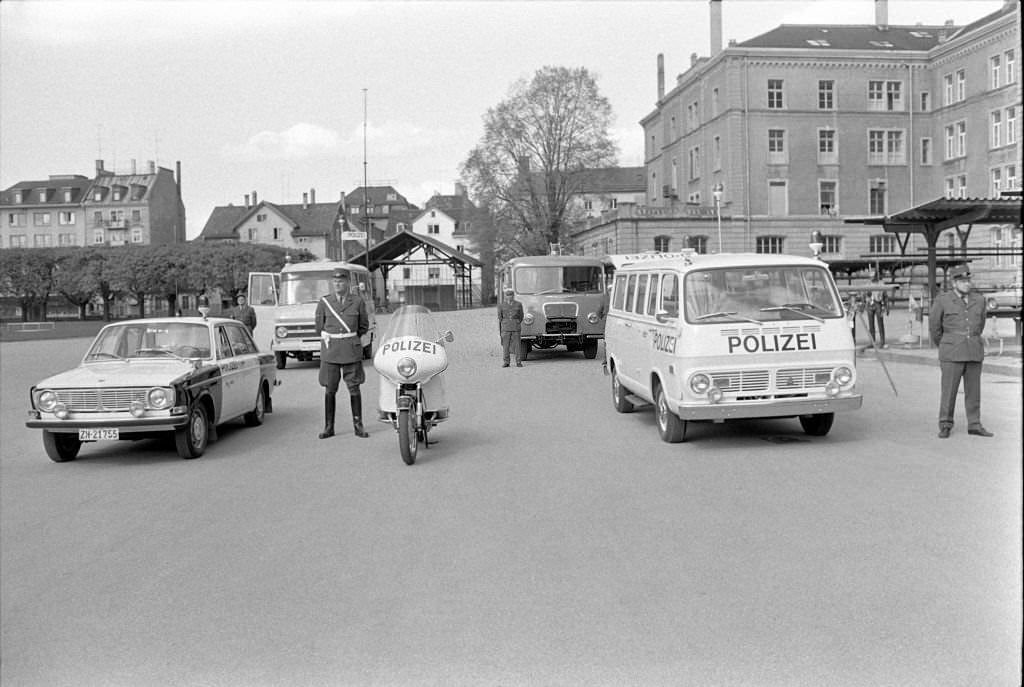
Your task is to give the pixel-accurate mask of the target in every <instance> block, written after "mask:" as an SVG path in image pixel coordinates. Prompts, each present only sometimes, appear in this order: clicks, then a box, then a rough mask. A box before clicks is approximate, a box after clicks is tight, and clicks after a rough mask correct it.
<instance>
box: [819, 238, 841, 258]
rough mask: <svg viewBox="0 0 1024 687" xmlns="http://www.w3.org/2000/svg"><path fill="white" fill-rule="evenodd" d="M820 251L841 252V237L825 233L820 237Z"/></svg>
mask: <svg viewBox="0 0 1024 687" xmlns="http://www.w3.org/2000/svg"><path fill="white" fill-rule="evenodd" d="M821 252H822V253H831V254H833V255H838V254H839V253H842V252H843V237H841V236H836V235H835V234H825V235H824V236H822V237H821Z"/></svg>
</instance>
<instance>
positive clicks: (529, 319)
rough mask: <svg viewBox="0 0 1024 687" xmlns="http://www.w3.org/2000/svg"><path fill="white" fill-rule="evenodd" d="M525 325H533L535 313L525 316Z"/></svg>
mask: <svg viewBox="0 0 1024 687" xmlns="http://www.w3.org/2000/svg"><path fill="white" fill-rule="evenodd" d="M523 324H533V313H532V312H528V313H526V314H525V315H523Z"/></svg>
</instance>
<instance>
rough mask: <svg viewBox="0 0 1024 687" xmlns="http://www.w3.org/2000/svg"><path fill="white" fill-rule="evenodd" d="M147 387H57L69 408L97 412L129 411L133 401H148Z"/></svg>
mask: <svg viewBox="0 0 1024 687" xmlns="http://www.w3.org/2000/svg"><path fill="white" fill-rule="evenodd" d="M148 390H149V387H145V388H132V387H127V388H119V389H57V390H56V392H57V398H59V399H60V400H61V402H62V403H64V404H65V405H66V406H67V407H68V410H71V411H74V412H78V413H97V412H103V411H111V410H124V411H127V410H128V408H129V406H130V405H131V403H132V401H142V402H143V403H145V402H146V392H147V391H148Z"/></svg>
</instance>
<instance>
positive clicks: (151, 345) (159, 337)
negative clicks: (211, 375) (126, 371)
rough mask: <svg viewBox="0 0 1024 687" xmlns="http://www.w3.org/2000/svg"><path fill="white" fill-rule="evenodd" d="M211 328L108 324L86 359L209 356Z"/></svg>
mask: <svg viewBox="0 0 1024 687" xmlns="http://www.w3.org/2000/svg"><path fill="white" fill-rule="evenodd" d="M211 350H212V348H211V346H210V328H209V327H208V326H206V325H205V324H198V323H190V322H126V323H125V324H118V325H112V326H108V327H105V328H104V329H102V330H101V331H100V333H99V334H98V335H97V336H96V340H95V341H93V343H92V346H91V347H90V348H89V352H88V353H86V354H85V360H87V361H97V360H113V359H131V358H155V357H166V358H209V357H210V351H211Z"/></svg>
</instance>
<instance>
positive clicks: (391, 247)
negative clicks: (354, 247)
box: [349, 229, 483, 310]
mask: <svg viewBox="0 0 1024 687" xmlns="http://www.w3.org/2000/svg"><path fill="white" fill-rule="evenodd" d="M349 262H352V263H355V264H357V265H365V266H366V268H367V269H368V270H370V272H373V271H374V270H379V271H380V274H381V278H382V280H383V283H384V294H383V297H382V298H380V299H379V302H380V303H382V304H383V305H384V306H385V307H390V306H393V305H395V304H394V303H390V302H389V295H388V294H389V293H390V290H389V289H388V276H389V275H390V273H391V270H392V269H394V268H395V267H409V266H412V265H439V266H440V265H447V266H448V267H450V268H451V271H452V275H454V283H453V284H451V285H450V286H451V289H447V288H445V287H446V286H448V285H447V284H442V283H441V282H440V280H436V281H435V282H434V283H427V284H422V285H420V284H417V285H415V287H416V288H413V289H409V288H407V290H406V291H407V298H406V302H407V303H415V304H419V305H428V306H433V307H434V308H435V309H440V310H451V309H455V310H458V309H461V308H471V307H473V268H477V269H479V268H482V267H483V263H482V262H480V261H479V260H477V259H476V258H474V257H473V256H471V255H467V254H466V253H464V252H462V251H460V250H458V249H456V248H454V247H452V246H449V245H448V244H446V243H442V242H441V241H438V240H437V239H434V238H431V237H429V236H424V235H422V234H415V233H413V232H411V231H408V230H405V229H403V230H402V231H399V232H398V233H397V234H395V235H394V236H392V237H390V238H388V239H385V240H384V241H381V242H380V243H378V244H377V245H375V246H373V247H372V248H370V250H369V251H363V252H362V253H359V254H358V255H355V256H353V257H351V258H349ZM428 281H429V280H428Z"/></svg>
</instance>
